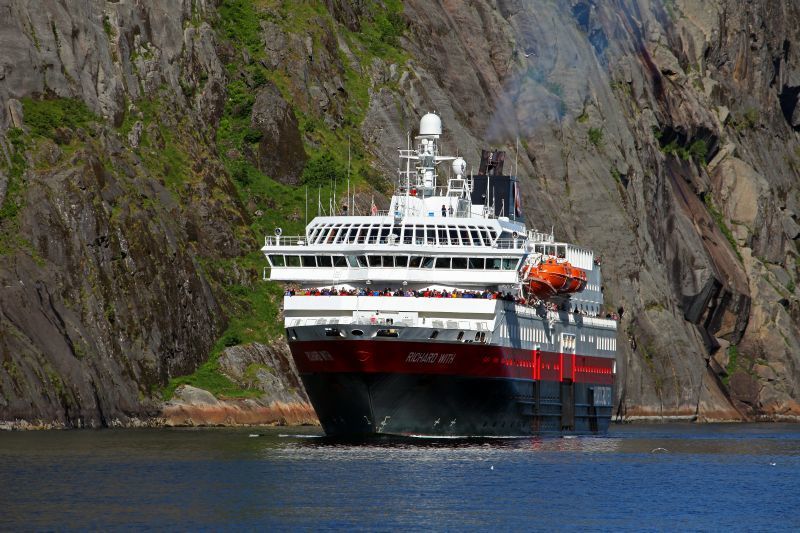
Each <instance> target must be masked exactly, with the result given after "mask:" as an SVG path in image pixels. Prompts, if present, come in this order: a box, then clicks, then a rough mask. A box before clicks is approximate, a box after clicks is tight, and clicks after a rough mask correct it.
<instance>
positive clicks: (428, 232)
mask: <svg viewBox="0 0 800 533" xmlns="http://www.w3.org/2000/svg"><path fill="white" fill-rule="evenodd" d="M425 243H426V244H436V230H434V228H425Z"/></svg>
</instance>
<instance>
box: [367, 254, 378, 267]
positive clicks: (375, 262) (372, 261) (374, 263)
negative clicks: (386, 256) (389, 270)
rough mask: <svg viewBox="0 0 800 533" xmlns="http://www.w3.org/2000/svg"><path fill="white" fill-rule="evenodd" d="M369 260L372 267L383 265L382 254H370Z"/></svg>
mask: <svg viewBox="0 0 800 533" xmlns="http://www.w3.org/2000/svg"><path fill="white" fill-rule="evenodd" d="M367 261H368V262H369V266H370V267H379V266H381V256H379V255H368V256H367Z"/></svg>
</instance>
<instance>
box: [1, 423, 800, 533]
mask: <svg viewBox="0 0 800 533" xmlns="http://www.w3.org/2000/svg"><path fill="white" fill-rule="evenodd" d="M798 479H800V427H798V426H792V425H769V424H763V425H709V426H696V425H667V424H665V425H632V426H612V428H611V431H610V432H609V433H608V434H607V435H604V436H582V437H570V438H559V437H544V438H524V439H485V438H484V439H479V440H475V439H391V440H386V439H379V440H374V439H373V440H369V441H363V442H358V443H356V442H342V441H338V442H337V441H332V440H330V439H328V438H325V437H322V436H321V431H320V430H319V429H318V428H271V429H260V430H253V429H211V430H107V431H57V432H29V433H0V502H2V504H3V512H2V513H0V529H2V530H32V529H33V530H52V529H59V530H61V529H119V528H137V529H139V528H142V529H153V528H156V529H169V530H174V529H214V530H217V529H269V530H294V529H312V530H320V529H323V530H325V529H347V530H351V529H379V530H395V529H412V528H413V529H415V530H417V529H423V530H430V529H434V530H438V529H450V530H453V529H457V530H463V529H481V530H483V529H489V528H501V529H514V530H520V529H521V530H546V531H553V530H564V529H580V530H598V529H602V530H635V531H640V530H642V529H647V530H669V531H674V530H687V529H689V530H720V529H731V530H759V531H760V530H769V531H774V530H798V528H800V514H798V513H797V509H798V505H800V494H798V491H797V490H796V489H797V480H798Z"/></svg>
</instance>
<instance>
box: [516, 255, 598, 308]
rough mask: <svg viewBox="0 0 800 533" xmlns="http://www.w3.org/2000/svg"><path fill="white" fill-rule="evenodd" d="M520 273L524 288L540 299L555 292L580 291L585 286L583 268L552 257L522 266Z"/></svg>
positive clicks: (553, 294)
mask: <svg viewBox="0 0 800 533" xmlns="http://www.w3.org/2000/svg"><path fill="white" fill-rule="evenodd" d="M522 275H523V276H522V279H523V283H524V284H525V288H526V289H527V290H528V292H530V293H532V294H534V295H535V296H536V297H537V298H539V299H540V300H546V299H548V298H550V297H551V296H555V295H556V294H570V293H575V292H581V291H582V290H583V289H584V288H585V287H586V272H584V271H583V269H580V268H577V267H574V266H572V265H571V264H570V263H569V262H568V261H557V260H556V259H554V258H550V259H547V260H545V261H542V262H541V263H538V264H535V265H530V266H525V267H523V270H522Z"/></svg>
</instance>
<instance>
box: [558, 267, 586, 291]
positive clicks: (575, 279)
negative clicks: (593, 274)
mask: <svg viewBox="0 0 800 533" xmlns="http://www.w3.org/2000/svg"><path fill="white" fill-rule="evenodd" d="M570 270H571V273H570V276H569V281H568V282H567V286H566V287H565V288H564V289H562V290H561V292H565V293H572V292H581V291H582V290H583V289H584V288H585V287H586V272H584V271H583V269H581V268H577V267H571V268H570Z"/></svg>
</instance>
